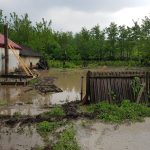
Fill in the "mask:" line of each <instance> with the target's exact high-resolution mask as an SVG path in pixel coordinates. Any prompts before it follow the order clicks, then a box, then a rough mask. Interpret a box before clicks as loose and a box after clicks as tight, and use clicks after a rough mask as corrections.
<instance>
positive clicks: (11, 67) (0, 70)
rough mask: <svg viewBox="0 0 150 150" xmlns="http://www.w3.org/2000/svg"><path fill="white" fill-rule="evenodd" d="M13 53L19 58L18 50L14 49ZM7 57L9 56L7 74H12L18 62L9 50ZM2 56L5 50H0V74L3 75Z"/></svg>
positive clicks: (3, 64) (3, 60)
mask: <svg viewBox="0 0 150 150" xmlns="http://www.w3.org/2000/svg"><path fill="white" fill-rule="evenodd" d="M15 52H16V54H17V55H18V56H19V50H17V49H15ZM8 55H9V72H12V71H14V70H15V69H16V68H18V67H19V62H18V60H17V58H16V56H15V55H14V54H13V52H12V50H11V49H9V50H8ZM3 56H5V49H4V48H0V74H2V73H4V71H5V70H4V69H5V59H3Z"/></svg>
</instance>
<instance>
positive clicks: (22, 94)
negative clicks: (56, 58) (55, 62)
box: [0, 70, 150, 150]
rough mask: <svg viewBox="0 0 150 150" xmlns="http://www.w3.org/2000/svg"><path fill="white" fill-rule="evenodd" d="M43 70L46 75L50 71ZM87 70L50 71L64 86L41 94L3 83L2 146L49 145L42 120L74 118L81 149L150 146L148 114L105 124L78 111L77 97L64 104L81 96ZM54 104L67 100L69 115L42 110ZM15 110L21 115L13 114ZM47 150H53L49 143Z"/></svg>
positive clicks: (27, 149)
mask: <svg viewBox="0 0 150 150" xmlns="http://www.w3.org/2000/svg"><path fill="white" fill-rule="evenodd" d="M42 74H43V76H47V75H48V74H49V73H47V72H43V73H42ZM85 74H86V71H77V72H74V71H69V72H67V71H55V70H54V71H51V72H50V75H51V76H52V77H56V78H58V80H56V85H57V86H58V87H59V88H61V89H62V90H63V92H61V93H56V94H44V95H42V94H39V93H38V92H37V91H36V90H30V89H29V88H26V87H24V88H19V87H13V88H12V87H1V88H0V96H1V98H2V100H3V101H2V100H0V101H2V102H1V107H0V114H1V115H0V150H33V149H34V150H38V147H41V146H42V147H45V148H46V146H47V145H46V144H47V143H46V144H45V141H44V139H43V138H42V137H41V136H40V135H39V134H38V133H37V131H36V127H35V125H36V123H39V122H41V121H56V122H57V121H62V122H67V121H69V122H72V123H73V124H74V127H75V131H76V138H77V141H78V144H79V145H80V147H81V150H149V149H150V142H149V139H150V119H149V118H146V121H145V122H142V123H132V124H131V123H129V122H127V123H125V124H122V125H117V124H106V123H102V122H100V121H96V120H95V117H94V116H93V115H89V114H87V113H81V112H79V111H77V107H78V105H79V104H78V103H79V102H78V101H76V102H71V103H67V104H64V103H65V102H68V101H75V100H77V99H78V100H79V98H80V81H81V76H83V75H84V76H85ZM84 82H85V80H84ZM84 90H85V87H84ZM84 92H85V91H84ZM54 104H64V105H63V109H64V111H65V113H66V115H65V116H63V117H56V116H44V115H42V114H41V113H43V112H46V111H49V109H51V108H52V107H53V105H54ZM15 112H20V113H21V115H19V116H15V117H14V116H13V114H14V113H15ZM50 138H52V137H50ZM46 150H50V147H49V148H48V147H47V149H46Z"/></svg>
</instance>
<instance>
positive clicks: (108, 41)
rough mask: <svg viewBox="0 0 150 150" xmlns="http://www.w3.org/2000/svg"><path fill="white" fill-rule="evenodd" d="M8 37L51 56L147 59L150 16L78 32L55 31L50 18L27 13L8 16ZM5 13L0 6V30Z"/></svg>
mask: <svg viewBox="0 0 150 150" xmlns="http://www.w3.org/2000/svg"><path fill="white" fill-rule="evenodd" d="M7 18H9V19H7V22H8V25H9V38H10V39H12V40H14V41H15V42H16V43H18V44H20V45H23V46H26V47H31V48H32V49H34V50H37V51H39V52H40V53H41V54H42V55H43V57H44V58H46V59H51V60H68V61H71V60H74V61H76V60H83V61H89V60H96V61H105V60H111V61H112V60H139V61H145V62H148V61H150V17H149V16H146V17H145V18H143V19H142V20H141V23H140V24H139V23H138V22H137V21H135V22H134V21H133V23H134V25H133V26H132V27H128V26H125V25H122V26H118V25H117V24H115V23H114V22H112V23H110V25H109V26H108V27H106V28H105V29H103V30H102V29H101V28H100V26H99V25H96V26H94V27H93V28H92V29H90V30H88V29H86V28H85V27H84V28H82V29H81V31H80V32H78V33H75V34H73V33H72V32H59V31H54V30H53V29H52V27H51V23H52V22H51V21H49V22H48V21H45V20H44V19H42V20H41V22H36V24H35V25H33V24H32V21H31V20H30V19H29V16H28V14H24V15H23V16H18V15H17V14H16V13H10V15H9V16H7ZM4 22H5V16H4V14H3V11H2V10H0V32H1V33H3V24H4Z"/></svg>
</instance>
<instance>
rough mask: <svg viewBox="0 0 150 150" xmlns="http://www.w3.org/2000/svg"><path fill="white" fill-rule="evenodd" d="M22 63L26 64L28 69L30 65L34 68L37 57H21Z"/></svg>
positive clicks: (37, 60)
mask: <svg viewBox="0 0 150 150" xmlns="http://www.w3.org/2000/svg"><path fill="white" fill-rule="evenodd" d="M21 58H22V59H23V61H24V62H25V63H26V65H27V66H28V67H30V63H32V66H33V67H35V66H36V64H37V63H38V62H39V60H40V58H39V57H23V56H22V57H21Z"/></svg>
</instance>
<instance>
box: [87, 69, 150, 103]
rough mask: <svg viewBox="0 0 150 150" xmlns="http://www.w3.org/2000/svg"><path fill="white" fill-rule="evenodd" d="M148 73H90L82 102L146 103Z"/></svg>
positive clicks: (148, 93)
mask: <svg viewBox="0 0 150 150" xmlns="http://www.w3.org/2000/svg"><path fill="white" fill-rule="evenodd" d="M149 95H150V72H140V71H139V72H135V71H128V72H90V71H88V73H87V76H86V96H85V98H84V102H87V101H90V102H92V103H95V102H101V101H108V102H109V103H112V102H115V103H120V102H121V101H122V100H124V99H129V100H131V101H134V102H137V103H139V102H144V103H145V102H148V99H149Z"/></svg>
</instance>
